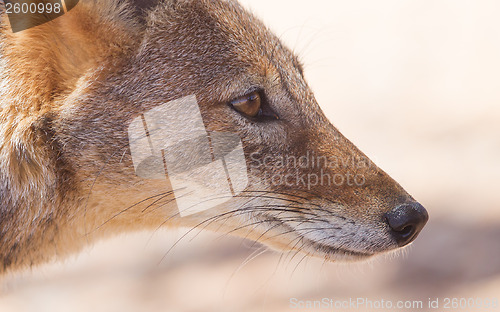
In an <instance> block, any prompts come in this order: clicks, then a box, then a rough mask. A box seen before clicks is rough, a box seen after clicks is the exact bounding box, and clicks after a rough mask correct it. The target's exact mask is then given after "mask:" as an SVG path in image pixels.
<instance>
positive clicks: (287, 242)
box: [262, 218, 377, 261]
mask: <svg viewBox="0 0 500 312" xmlns="http://www.w3.org/2000/svg"><path fill="white" fill-rule="evenodd" d="M272 219H273V220H272V221H271V220H268V221H269V222H270V223H274V225H273V228H275V230H277V231H278V232H280V233H281V234H277V235H275V234H273V235H272V236H271V237H270V238H267V239H264V240H263V241H262V242H263V243H266V244H267V245H270V246H271V247H274V248H276V249H277V250H279V251H282V252H302V253H305V254H307V255H308V256H311V257H315V258H321V259H324V260H328V261H335V260H342V261H355V260H364V259H367V258H369V257H372V256H374V255H375V254H377V253H376V252H372V251H360V250H354V249H351V248H349V247H344V246H342V247H340V246H332V245H328V244H325V243H323V242H318V241H315V240H313V239H311V238H309V237H306V236H304V235H302V234H300V233H299V231H296V230H295V229H294V228H293V227H292V226H290V225H288V224H286V222H282V221H280V220H278V219H276V218H272Z"/></svg>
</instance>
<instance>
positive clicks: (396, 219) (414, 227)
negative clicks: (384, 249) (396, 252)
mask: <svg viewBox="0 0 500 312" xmlns="http://www.w3.org/2000/svg"><path fill="white" fill-rule="evenodd" d="M385 218H386V219H387V223H388V224H389V226H390V228H391V230H392V235H393V237H394V238H395V240H396V242H397V243H398V245H399V246H404V245H407V244H409V243H411V242H412V241H413V240H415V238H417V236H418V234H419V233H420V231H421V230H422V228H423V227H424V225H425V224H426V223H427V220H428V219H429V215H428V213H427V211H426V210H425V208H424V207H422V205H420V204H419V203H410V204H404V205H400V206H398V207H396V208H395V209H394V210H392V211H390V212H388V213H386V214H385Z"/></svg>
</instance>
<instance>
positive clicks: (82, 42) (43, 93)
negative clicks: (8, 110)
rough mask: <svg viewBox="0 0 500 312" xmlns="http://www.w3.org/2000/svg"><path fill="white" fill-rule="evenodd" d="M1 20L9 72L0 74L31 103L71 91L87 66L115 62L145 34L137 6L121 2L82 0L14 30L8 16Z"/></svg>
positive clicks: (1, 50) (1, 51) (1, 54)
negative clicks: (56, 14) (59, 13)
mask: <svg viewBox="0 0 500 312" xmlns="http://www.w3.org/2000/svg"><path fill="white" fill-rule="evenodd" d="M46 2H48V1H46ZM28 18H29V17H28ZM0 19H1V24H0V58H2V59H3V60H4V62H3V63H4V64H1V63H0V67H2V68H1V69H2V71H3V72H4V75H6V76H7V77H5V76H4V77H1V78H7V80H8V81H9V84H10V86H9V87H8V88H9V91H11V92H13V93H16V94H17V95H18V96H21V97H25V98H24V101H23V99H21V98H17V100H18V101H19V100H20V101H21V102H27V103H29V104H28V105H30V106H32V107H33V105H36V106H38V107H42V106H44V105H45V104H47V103H48V102H50V101H52V100H53V99H54V98H56V97H58V96H60V95H63V94H67V93H70V92H71V91H72V90H73V89H74V88H75V85H76V82H77V80H78V79H79V78H80V77H82V76H83V75H84V74H85V73H86V72H88V71H89V70H92V69H94V68H97V67H101V68H102V67H103V66H106V65H107V64H109V65H110V66H112V63H116V62H117V60H119V58H120V56H121V55H125V54H127V53H129V52H130V51H131V50H133V49H134V47H136V46H137V45H138V44H139V42H140V34H141V33H142V26H140V25H139V23H138V22H137V20H138V19H137V18H136V15H135V6H133V5H131V4H130V3H129V2H127V1H120V0H87V1H85V0H81V1H79V3H78V4H77V5H76V6H75V7H74V8H73V9H71V10H69V11H67V13H65V14H64V15H62V16H59V17H57V18H55V19H54V20H52V21H49V22H46V23H44V24H42V25H39V26H35V27H31V28H29V29H26V30H23V31H19V32H15V33H14V32H13V31H12V29H11V28H10V27H9V21H8V18H7V16H6V14H2V16H0ZM0 76H3V75H2V74H0ZM9 93H10V92H9ZM27 103H17V104H20V105H23V104H27Z"/></svg>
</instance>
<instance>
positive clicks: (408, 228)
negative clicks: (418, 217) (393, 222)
mask: <svg viewBox="0 0 500 312" xmlns="http://www.w3.org/2000/svg"><path fill="white" fill-rule="evenodd" d="M413 230H414V227H413V226H412V225H407V226H405V227H404V228H403V229H402V230H401V231H399V233H400V235H402V236H405V237H407V236H410V235H411V234H413Z"/></svg>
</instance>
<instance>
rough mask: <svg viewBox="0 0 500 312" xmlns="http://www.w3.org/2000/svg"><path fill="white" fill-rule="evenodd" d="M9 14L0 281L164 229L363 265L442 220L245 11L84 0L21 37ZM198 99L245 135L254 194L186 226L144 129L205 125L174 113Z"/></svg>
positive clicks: (188, 2)
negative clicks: (151, 167) (159, 124)
mask: <svg viewBox="0 0 500 312" xmlns="http://www.w3.org/2000/svg"><path fill="white" fill-rule="evenodd" d="M41 2H42V3H47V2H49V1H41ZM0 10H2V11H3V12H2V14H1V26H0V27H1V28H0V271H6V270H11V269H17V268H22V267H26V266H30V265H33V264H37V263H42V262H45V261H48V260H51V259H54V258H56V257H60V256H63V255H64V254H68V253H71V252H76V251H78V250H79V249H80V248H82V247H83V246H84V245H85V244H86V243H87V242H89V241H92V240H95V239H97V238H101V237H105V236H108V235H112V234H115V233H118V232H122V231H132V230H138V229H156V228H157V227H160V226H166V227H200V228H206V229H208V230H212V231H218V232H224V233H232V234H235V235H240V236H244V237H247V238H250V239H253V240H256V241H259V242H262V243H263V244H266V245H268V246H270V247H272V248H274V249H277V250H279V251H292V250H295V251H301V252H304V253H306V254H308V255H310V256H315V257H321V258H324V259H327V260H332V261H335V260H351V259H363V258H367V257H369V256H372V255H375V254H378V253H383V252H386V251H389V250H394V249H397V248H399V247H402V246H405V245H407V244H409V243H410V242H412V241H413V240H414V239H415V238H416V236H417V235H418V233H419V232H420V230H421V229H422V228H423V226H424V225H425V223H426V222H427V219H428V215H427V212H426V210H425V209H424V208H423V207H422V206H421V205H420V204H419V203H417V202H416V201H415V200H414V199H413V198H412V197H411V196H410V195H409V194H408V193H407V192H406V191H405V190H403V188H402V187H401V186H400V185H399V184H398V183H397V182H395V181H394V180H393V179H391V178H390V177H389V176H388V175H387V174H386V173H385V172H384V171H382V170H381V169H379V168H378V167H377V166H376V165H374V164H373V163H372V162H371V161H370V160H369V159H368V158H367V157H366V156H365V155H364V154H363V153H362V152H361V151H359V150H358V149H357V148H356V147H355V146H354V145H353V144H352V143H351V142H350V141H348V140H347V139H346V138H345V137H344V136H343V135H342V134H341V133H340V132H339V131H338V130H337V129H336V128H335V127H334V126H333V125H332V124H331V123H330V122H329V121H328V120H327V118H326V117H325V115H324V114H323V112H322V111H321V109H320V107H319V106H318V104H317V102H316V100H315V98H314V95H313V93H312V92H311V90H310V88H309V87H308V85H307V83H306V81H305V78H304V72H303V68H302V65H301V62H300V61H299V59H298V58H297V57H296V56H295V55H294V54H293V53H292V51H291V50H290V49H288V48H287V47H286V46H284V45H283V44H282V43H281V42H280V40H279V39H278V38H277V37H276V36H275V35H274V34H273V33H272V32H270V31H269V30H268V29H267V28H266V26H264V25H263V24H262V23H261V22H260V21H259V20H258V19H257V18H256V17H254V16H253V15H252V14H251V13H249V12H247V11H246V10H245V9H244V8H242V6H241V5H240V4H238V3H237V2H236V1H233V0H164V1H160V0H150V1H118V0H100V1H97V0H81V1H79V3H78V4H77V5H76V6H75V7H74V8H72V9H71V10H69V11H67V12H66V13H65V14H63V15H62V16H59V17H57V18H55V19H53V20H51V21H48V22H46V23H43V24H41V25H38V26H36V27H31V28H29V29H25V30H23V31H18V32H14V31H13V29H12V27H11V25H10V23H9V16H8V14H5V11H6V7H5V4H4V3H3V1H0ZM189 96H191V97H190V98H191V99H192V100H193V101H194V103H196V104H197V107H198V108H197V109H198V113H199V115H200V118H201V119H200V120H201V122H202V125H203V126H204V127H205V129H206V131H207V133H230V134H234V135H237V137H238V138H239V139H238V140H239V142H236V144H240V146H241V153H242V155H243V159H244V166H245V180H244V182H245V183H244V185H243V184H242V185H243V186H244V187H242V188H240V189H238V190H237V191H235V190H234V188H235V187H234V185H233V186H232V189H231V190H232V196H231V198H230V199H228V200H225V201H223V202H220V203H219V204H217V205H215V206H213V207H211V208H210V209H205V210H199V211H196V212H195V213H190V214H187V215H182V214H181V213H180V211H179V198H176V195H175V192H174V190H173V186H172V185H173V184H174V183H173V182H172V179H171V177H170V176H169V171H168V170H169V169H172V168H171V167H169V166H168V164H167V162H164V164H165V165H166V166H165V167H167V168H166V169H167V170H165V176H164V178H163V179H162V178H161V177H160V178H158V177H154V178H148V177H145V176H144V174H139V173H138V170H139V169H138V168H139V166H137V164H134V155H133V150H134V148H133V147H132V146H133V142H132V140H131V136H130V131H131V130H130V129H131V127H132V126H133V125H134V124H135V123H137V125H139V128H140V125H141V120H142V121H146V119H145V117H144V116H150V115H151V116H153V115H155V114H156V113H155V114H151V113H150V115H147V114H148V112H152V111H153V112H156V111H155V109H156V110H157V109H158V108H162V109H163V111H162V114H164V115H162V116H165V117H168V118H169V119H170V120H180V121H181V122H180V123H179V124H183V123H184V122H183V121H184V120H189V119H190V118H194V115H195V114H198V113H193V111H192V110H190V109H183V108H184V107H183V106H182V105H183V104H181V105H180V106H178V107H176V108H170V107H171V106H169V103H173V102H172V101H177V100H179V99H185V98H186V97H189ZM176 103H183V102H176ZM153 117H154V116H153ZM148 118H149V117H148ZM148 122H149V121H148ZM145 125H146V123H145ZM141 131H142V130H141ZM147 131H148V129H147V127H146V128H145V130H144V133H146V132H147ZM146 135H149V133H146ZM212 139H213V137H212ZM212 139H211V140H212ZM203 140H205V139H203ZM205 141H206V140H205ZM205 141H203V142H205ZM210 142H212V141H210ZM211 144H213V142H212V143H211ZM193 145H194V146H196V145H198V144H193ZM235 146H236V145H235ZM214 149H215V147H214V146H212V147H211V151H212V154H213V153H214V152H213V150H214ZM165 151H167V149H163V150H162V153H163V157H165V154H169V153H167V152H165ZM186 153H187V152H186ZM226 154H227V153H226ZM167 156H168V155H167ZM223 156H224V155H223ZM158 159H159V158H158ZM214 159H215V158H213V159H212V160H214ZM214 161H215V160H214ZM158 164H159V165H160V166H161V165H162V163H161V161H160V162H159V163H158ZM158 164H157V165H158ZM207 168H208V167H207ZM221 168H222V167H221ZM226 169H227V168H226ZM214 170H215V169H214ZM226 173H227V172H226ZM212 174H213V172H211V171H210V169H207V170H205V171H203V175H204V176H206V177H209V176H210V175H212ZM226 182H228V183H229V182H230V181H229V179H227V180H226ZM177 197H178V196H177Z"/></svg>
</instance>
